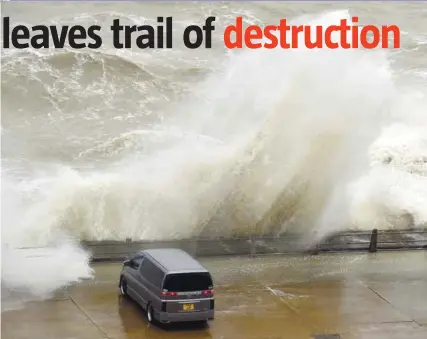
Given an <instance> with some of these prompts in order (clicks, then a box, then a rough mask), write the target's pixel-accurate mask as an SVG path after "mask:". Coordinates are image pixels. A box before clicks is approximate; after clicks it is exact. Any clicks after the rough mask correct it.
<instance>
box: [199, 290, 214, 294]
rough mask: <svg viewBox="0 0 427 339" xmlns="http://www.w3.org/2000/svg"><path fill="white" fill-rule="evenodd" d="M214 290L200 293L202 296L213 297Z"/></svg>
mask: <svg viewBox="0 0 427 339" xmlns="http://www.w3.org/2000/svg"><path fill="white" fill-rule="evenodd" d="M214 293H215V292H214V290H204V291H203V292H202V294H203V295H214Z"/></svg>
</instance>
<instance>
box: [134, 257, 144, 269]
mask: <svg viewBox="0 0 427 339" xmlns="http://www.w3.org/2000/svg"><path fill="white" fill-rule="evenodd" d="M143 259H144V255H143V254H137V255H135V256H134V257H133V258H132V259H131V267H132V268H134V269H138V267H139V265H140V264H141V262H142V260H143Z"/></svg>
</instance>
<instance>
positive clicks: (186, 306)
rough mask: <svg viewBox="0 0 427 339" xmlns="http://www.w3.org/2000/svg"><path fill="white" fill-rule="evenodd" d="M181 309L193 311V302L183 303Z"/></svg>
mask: <svg viewBox="0 0 427 339" xmlns="http://www.w3.org/2000/svg"><path fill="white" fill-rule="evenodd" d="M182 310H183V311H194V304H183V305H182Z"/></svg>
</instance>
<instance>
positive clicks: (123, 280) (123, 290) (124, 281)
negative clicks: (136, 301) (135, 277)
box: [120, 278, 127, 296]
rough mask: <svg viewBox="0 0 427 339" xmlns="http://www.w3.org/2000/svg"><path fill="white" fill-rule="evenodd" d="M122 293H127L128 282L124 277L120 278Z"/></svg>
mask: <svg viewBox="0 0 427 339" xmlns="http://www.w3.org/2000/svg"><path fill="white" fill-rule="evenodd" d="M120 295H123V296H124V295H127V283H126V280H125V279H124V278H122V279H120Z"/></svg>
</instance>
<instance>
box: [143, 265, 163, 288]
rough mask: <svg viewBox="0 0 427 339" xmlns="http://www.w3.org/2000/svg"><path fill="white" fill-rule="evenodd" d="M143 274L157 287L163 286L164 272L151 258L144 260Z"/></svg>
mask: <svg viewBox="0 0 427 339" xmlns="http://www.w3.org/2000/svg"><path fill="white" fill-rule="evenodd" d="M139 272H140V273H141V275H142V276H143V277H144V278H145V279H147V280H148V281H149V282H150V283H151V284H153V285H154V286H156V287H159V288H160V287H161V286H160V285H161V284H162V280H163V276H164V273H163V271H162V270H161V269H160V268H158V267H157V266H156V265H154V264H153V263H152V262H151V260H144V262H143V263H142V265H141V267H140V271H139Z"/></svg>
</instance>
